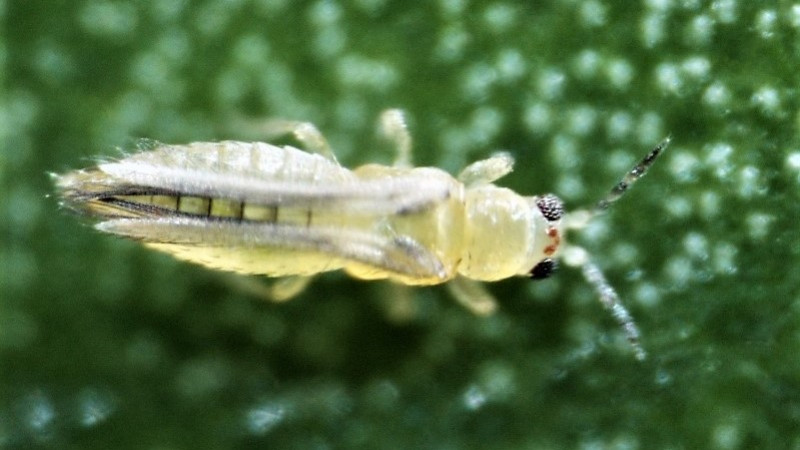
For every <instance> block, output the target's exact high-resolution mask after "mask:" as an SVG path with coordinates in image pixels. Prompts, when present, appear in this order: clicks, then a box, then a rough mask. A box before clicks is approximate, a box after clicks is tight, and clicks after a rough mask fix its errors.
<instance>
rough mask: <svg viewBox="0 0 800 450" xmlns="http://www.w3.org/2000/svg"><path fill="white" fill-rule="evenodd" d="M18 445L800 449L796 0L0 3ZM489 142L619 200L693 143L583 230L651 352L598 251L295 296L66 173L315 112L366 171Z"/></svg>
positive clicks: (4, 295)
mask: <svg viewBox="0 0 800 450" xmlns="http://www.w3.org/2000/svg"><path fill="white" fill-rule="evenodd" d="M0 11H2V18H3V21H2V22H3V24H4V29H3V33H2V41H1V42H0V64H2V72H1V73H2V77H3V83H2V87H3V88H2V96H0V135H1V136H2V140H1V142H2V151H1V152H0V186H2V187H1V188H0V189H2V190H0V232H1V233H2V234H1V235H0V236H2V240H1V241H0V242H1V243H2V245H1V246H0V447H3V448H67V449H69V448H152V449H155V448H158V449H188V448H249V447H260V448H298V449H301V448H302V449H307V448H319V449H325V448H365V449H374V448H387V449H409V448H435V449H460V448H479V447H480V448H501V449H502V448H505V449H518V448H528V449H539V448H549V449H560V448H582V449H605V448H611V449H654V448H658V449H661V448H670V449H677V448H714V449H744V448H770V449H779V448H795V449H797V448H800V431H798V430H800V358H798V351H800V269H798V268H799V267H800V231H798V219H800V205H799V204H798V199H800V195H798V192H800V139H799V137H798V128H800V115H798V104H800V101H798V86H800V76H798V68H799V67H800V3H798V2H791V1H764V2H761V1H754V2H748V1H737V0H717V1H713V2H712V1H703V0H644V1H635V2H634V1H627V0H606V1H601V0H587V1H578V0H560V1H559V0H549V1H525V2H523V1H516V2H515V1H500V0H498V1H485V0H436V1H391V0H339V1H333V0H317V1H293V0H205V1H192V2H189V1H183V0H152V1H146V2H125V1H111V0H109V1H94V0H85V1H81V0H71V1H70V0H65V1H57V0H50V1H26V0H10V1H2V2H0ZM388 107H401V108H403V109H405V110H406V111H407V113H408V118H409V125H410V128H411V130H412V133H413V136H414V138H415V150H416V153H415V157H416V162H417V164H418V165H435V166H438V167H442V168H444V169H446V170H449V171H451V172H453V173H455V172H457V171H458V170H460V168H461V167H463V166H464V165H465V164H467V163H469V162H471V161H474V160H476V159H479V158H484V157H486V156H488V155H489V154H491V152H493V151H495V150H500V149H505V150H509V151H511V152H512V153H513V154H514V155H515V157H516V159H517V166H516V171H515V172H514V173H513V174H512V175H510V176H508V177H507V178H505V179H503V180H501V183H500V184H502V185H505V186H509V187H511V188H513V189H515V190H517V191H518V192H523V193H527V194H536V193H543V192H548V191H552V192H555V193H557V194H559V195H560V196H561V197H562V198H563V199H564V200H565V202H566V204H567V206H568V207H571V208H573V209H574V208H577V207H581V206H584V205H587V204H590V203H592V202H594V201H596V200H597V199H598V198H599V197H601V196H602V195H604V194H605V192H606V191H607V190H608V189H609V188H610V187H611V186H612V185H613V184H614V183H615V182H616V181H617V180H618V178H619V177H620V176H621V175H622V174H623V173H624V172H625V171H626V170H627V169H628V168H629V167H630V166H631V165H632V164H633V163H634V162H635V160H636V159H638V158H639V157H641V156H642V155H643V154H644V153H645V152H646V151H647V150H648V149H649V148H650V147H652V146H653V145H654V144H656V143H657V142H658V141H660V140H661V139H662V138H663V137H664V136H666V135H668V134H671V135H672V137H673V145H672V146H671V147H670V148H669V150H668V153H666V154H665V155H664V157H663V159H662V160H660V161H659V162H658V163H657V164H656V166H655V167H654V168H653V170H652V171H651V173H650V174H649V175H648V176H647V177H646V178H645V179H644V180H642V182H640V183H639V184H638V185H637V186H636V188H635V189H633V190H632V191H631V193H630V194H629V195H628V196H627V197H626V198H625V199H623V200H622V201H621V202H620V203H618V204H617V205H615V207H614V208H613V210H612V211H611V212H609V214H607V215H606V216H605V217H603V218H602V219H601V220H598V221H597V222H596V223H594V224H593V225H592V226H591V227H589V228H588V229H586V230H583V231H582V232H580V233H573V234H572V235H571V236H570V239H571V240H572V241H573V242H577V243H580V244H581V245H584V246H585V247H587V248H588V249H589V250H590V251H591V252H592V253H593V255H594V257H595V259H596V260H597V261H598V263H599V264H600V265H601V266H602V267H603V268H604V270H605V272H606V275H607V276H608V278H609V280H610V281H611V283H612V284H613V285H614V286H615V287H616V288H617V289H618V291H619V293H620V295H621V297H622V298H623V300H624V301H625V303H626V304H627V305H628V306H629V308H630V309H631V311H632V313H633V315H634V316H635V318H636V320H637V321H638V324H639V326H640V328H641V330H642V332H643V343H644V345H645V347H646V348H647V350H648V351H649V353H650V358H649V359H648V360H647V361H645V362H643V363H639V362H637V361H636V360H635V359H634V358H633V357H632V355H631V352H630V349H629V348H628V347H627V346H626V344H625V342H624V339H623V338H622V336H621V334H620V331H619V329H618V327H617V326H616V324H615V323H614V322H613V320H612V319H611V318H610V317H609V314H608V313H607V312H605V311H603V310H602V308H601V306H600V305H599V304H598V303H597V302H596V299H595V296H594V294H593V293H592V291H591V288H590V287H589V286H587V284H586V283H585V282H584V281H583V279H582V277H581V275H580V273H579V272H578V271H577V270H574V269H570V268H565V269H564V270H562V271H561V272H560V273H559V275H558V276H556V277H554V278H552V279H550V280H547V281H543V282H539V283H531V282H530V281H528V280H522V279H520V280H507V281H503V282H499V283H496V284H493V285H492V286H491V287H490V288H491V290H492V292H493V293H494V294H495V295H497V297H498V298H499V299H500V301H501V304H502V307H501V310H500V312H499V313H498V314H497V315H495V316H493V317H490V318H478V317H474V316H472V315H471V314H470V313H469V312H467V311H466V310H464V309H462V308H460V307H459V306H458V305H456V304H455V303H454V302H453V301H452V299H450V298H449V297H448V295H447V292H446V290H445V289H443V288H441V287H434V288H427V289H418V290H415V291H414V299H415V303H414V304H415V306H416V310H417V311H416V313H415V314H414V316H413V317H412V318H411V319H409V320H405V321H398V320H394V319H392V315H391V314H390V313H388V312H387V311H389V310H390V305H388V303H390V302H391V298H392V290H391V289H390V287H388V286H387V285H386V284H383V283H365V282H359V281H357V280H351V279H349V278H347V277H346V276H344V275H343V274H340V273H333V274H328V275H325V276H321V277H319V279H318V280H316V281H315V283H314V284H313V285H312V286H311V287H310V288H309V290H308V291H306V292H305V293H304V294H303V295H302V296H300V298H297V299H296V300H293V301H292V302H289V303H286V304H270V303H266V302H263V301H261V300H259V299H257V298H254V297H253V296H251V295H248V294H247V293H246V292H244V291H242V290H241V289H237V288H235V287H234V286H233V285H235V282H233V281H232V280H231V278H229V277H228V276H226V275H224V274H219V273H214V272H211V271H208V270H205V269H203V268H200V267H196V266H192V265H189V264H185V263H182V262H178V261H176V260H173V259H171V258H169V257H167V256H164V255H161V254H157V253H154V252H151V251H148V250H146V249H144V248H142V247H140V246H138V245H136V244H135V243H132V242H126V241H123V240H119V239H115V238H113V237H110V236H104V235H101V234H99V233H97V232H95V231H94V230H93V229H92V228H91V227H90V226H87V224H86V223H85V221H82V220H80V218H77V217H74V216H71V215H69V214H67V213H66V212H65V211H63V210H60V209H59V207H58V202H57V199H55V198H53V197H52V194H53V187H52V184H51V181H50V179H49V177H48V173H49V172H63V171H66V170H70V169H77V168H81V167H85V166H88V165H91V164H92V161H93V158H95V157H98V156H100V157H113V156H115V155H118V154H119V152H118V150H117V149H118V148H122V149H125V150H132V149H134V148H135V143H136V140H137V139H139V138H152V139H157V140H159V141H163V142H168V143H185V142H192V141H202V140H222V139H259V136H258V134H257V133H248V132H246V131H244V130H242V128H243V127H242V126H241V125H242V124H244V123H245V122H246V121H248V120H254V121H258V120H259V119H263V118H268V117H284V118H290V119H297V120H308V121H312V122H314V123H316V124H317V125H318V126H319V127H320V128H321V129H322V130H323V131H324V132H325V134H326V135H327V136H328V138H329V139H330V141H331V142H332V144H333V146H334V148H335V150H336V151H337V154H338V156H339V159H340V161H342V162H343V163H344V164H346V165H349V166H354V165H358V164H361V163H364V162H382V163H388V162H389V161H391V156H392V155H391V154H390V152H389V151H388V150H387V148H386V145H382V143H381V141H380V140H378V139H376V137H375V124H376V118H377V117H378V115H379V113H380V111H381V110H382V109H385V108H388Z"/></svg>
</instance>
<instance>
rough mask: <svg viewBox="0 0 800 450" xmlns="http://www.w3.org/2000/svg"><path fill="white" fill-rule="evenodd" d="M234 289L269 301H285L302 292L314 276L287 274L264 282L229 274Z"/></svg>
mask: <svg viewBox="0 0 800 450" xmlns="http://www.w3.org/2000/svg"><path fill="white" fill-rule="evenodd" d="M229 275H230V276H231V278H229V280H231V283H232V284H233V287H234V289H237V290H239V291H243V292H246V293H247V294H250V295H253V296H255V297H259V298H261V299H263V300H267V301H271V302H276V303H280V302H285V301H288V300H291V299H293V298H294V297H296V296H298V295H299V294H300V293H301V292H303V291H304V290H305V289H306V287H308V285H309V284H310V283H311V280H313V279H314V277H306V276H288V277H283V278H277V279H275V281H272V282H271V283H265V282H264V281H263V280H262V279H260V278H255V277H252V276H242V275H238V274H229Z"/></svg>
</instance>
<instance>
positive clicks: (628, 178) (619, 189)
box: [593, 136, 672, 215]
mask: <svg viewBox="0 0 800 450" xmlns="http://www.w3.org/2000/svg"><path fill="white" fill-rule="evenodd" d="M671 140H672V138H671V137H670V136H667V137H666V138H665V139H664V140H663V141H661V142H660V143H659V144H658V145H656V146H655V147H654V148H653V149H652V150H650V152H649V153H648V154H647V155H645V157H644V158H642V160H641V161H639V163H638V164H636V165H635V166H633V168H632V169H631V170H630V171H629V172H628V173H626V174H625V176H624V177H622V179H621V180H620V181H619V183H617V184H616V186H614V187H613V188H612V189H611V191H610V192H609V193H608V194H606V196H605V197H604V198H603V199H602V200H600V201H599V202H597V204H596V205H595V206H594V211H593V212H594V215H597V214H601V213H603V212H605V210H607V209H608V207H609V206H611V205H612V204H613V203H614V202H616V201H617V200H619V199H620V198H621V197H622V196H623V195H624V194H625V192H627V191H628V189H629V188H630V187H631V186H632V185H633V183H635V182H636V181H638V180H639V179H640V178H642V177H643V176H644V174H645V173H647V170H648V169H650V166H652V165H653V163H654V162H655V161H656V158H658V157H659V155H661V153H663V152H664V150H665V149H666V148H667V146H668V145H669V143H670V141H671Z"/></svg>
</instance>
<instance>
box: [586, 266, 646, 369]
mask: <svg viewBox="0 0 800 450" xmlns="http://www.w3.org/2000/svg"><path fill="white" fill-rule="evenodd" d="M581 271H582V272H583V277H584V278H586V281H587V282H588V283H589V284H590V285H592V287H593V288H594V290H595V292H596V293H597V296H598V297H600V303H602V304H603V306H604V307H605V308H606V309H607V310H609V311H611V315H612V316H614V319H615V320H616V321H617V323H618V324H619V325H620V326H621V327H622V329H623V330H624V331H625V337H626V338H627V339H628V342H629V343H630V344H631V347H633V352H634V353H635V354H636V359H638V360H639V361H644V359H645V358H646V357H647V352H645V351H644V348H642V344H641V342H640V341H639V328H637V327H636V323H635V322H634V321H633V317H631V315H630V313H629V312H628V310H627V309H626V308H625V306H624V305H623V304H622V301H620V299H619V295H617V291H615V290H614V288H613V287H611V285H610V284H608V281H606V277H605V276H603V272H602V271H601V270H600V268H599V267H597V265H596V264H595V263H593V262H592V261H590V260H588V259H587V260H586V261H585V262H584V263H583V265H581Z"/></svg>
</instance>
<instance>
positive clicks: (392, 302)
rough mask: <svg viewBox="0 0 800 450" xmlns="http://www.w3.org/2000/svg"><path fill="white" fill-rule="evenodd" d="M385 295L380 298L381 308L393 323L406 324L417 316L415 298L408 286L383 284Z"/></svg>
mask: <svg viewBox="0 0 800 450" xmlns="http://www.w3.org/2000/svg"><path fill="white" fill-rule="evenodd" d="M384 284H385V285H386V286H385V289H386V294H385V295H383V296H381V298H380V299H381V306H383V308H384V309H385V312H386V316H387V318H388V319H389V320H390V321H392V322H394V323H398V324H400V323H407V322H408V321H409V320H411V319H412V318H414V317H415V316H416V315H417V310H418V309H419V308H418V307H417V300H419V299H417V298H415V296H414V292H413V289H412V288H411V287H410V286H406V285H404V284H399V283H391V282H387V283H384Z"/></svg>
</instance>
